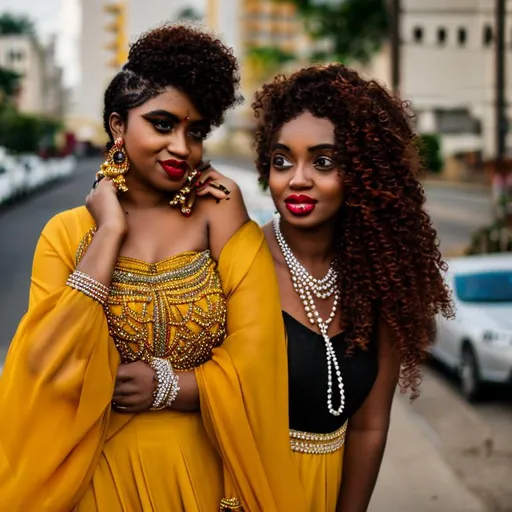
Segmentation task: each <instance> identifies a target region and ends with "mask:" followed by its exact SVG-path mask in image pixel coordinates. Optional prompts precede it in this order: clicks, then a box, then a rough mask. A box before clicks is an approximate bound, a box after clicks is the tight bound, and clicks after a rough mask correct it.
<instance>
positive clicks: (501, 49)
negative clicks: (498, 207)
mask: <svg viewBox="0 0 512 512" xmlns="http://www.w3.org/2000/svg"><path fill="white" fill-rule="evenodd" d="M505 3H506V0H496V64H495V65H496V68H495V69H496V165H497V167H498V170H500V171H501V168H502V166H503V161H504V159H505V153H506V138H507V128H508V127H507V124H508V120H507V113H506V99H505V86H506V84H505Z"/></svg>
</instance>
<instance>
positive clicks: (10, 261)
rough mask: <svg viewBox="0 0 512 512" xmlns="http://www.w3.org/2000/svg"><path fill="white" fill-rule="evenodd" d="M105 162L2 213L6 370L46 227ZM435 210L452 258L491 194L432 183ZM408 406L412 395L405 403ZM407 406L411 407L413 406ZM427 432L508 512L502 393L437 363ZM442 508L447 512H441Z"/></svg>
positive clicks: (424, 399) (252, 184)
mask: <svg viewBox="0 0 512 512" xmlns="http://www.w3.org/2000/svg"><path fill="white" fill-rule="evenodd" d="M98 164H99V160H88V161H84V162H82V163H81V164H79V168H78V170H77V172H76V173H75V174H74V175H73V176H72V177H71V178H70V179H69V180H68V181H66V182H63V183H60V184H58V185H56V186H54V187H53V188H51V189H48V190H45V191H43V192H41V193H40V194H38V195H37V196H34V197H31V198H29V199H28V200H26V201H24V202H21V203H18V204H16V205H12V206H8V207H6V208H4V209H3V211H0V240H2V245H1V250H0V265H1V268H2V273H1V276H0V288H1V290H2V294H1V296H0V367H1V363H2V362H3V360H4V357H5V353H6V351H7V347H8V344H9V342H10V340H11V338H12V336H13V334H14V332H15V329H16V326H17V324H18V322H19V320H20V318H21V316H22V315H23V313H24V311H25V308H26V304H27V295H28V287H29V280H30V271H31V262H32V256H33V251H34V248H35V244H36V242H37V238H38V236H39V233H40V232H41V229H42V228H43V226H44V225H45V223H46V222H47V221H48V220H49V219H50V217H52V216H53V215H54V214H55V213H57V212H59V211H62V210H64V209H68V208H71V207H74V206H77V205H80V204H83V200H84V197H85V195H86V194H87V192H88V190H89V188H90V186H91V185H92V182H93V180H94V174H95V172H96V170H97V167H98ZM216 167H217V169H218V170H219V171H221V172H224V173H226V174H228V175H230V176H231V177H233V178H234V179H236V180H237V181H238V183H239V184H240V186H241V188H242V190H243V191H244V196H245V199H246V202H247V205H248V208H249V210H250V213H251V216H253V217H254V218H256V219H257V220H259V221H261V222H263V221H265V220H266V219H268V218H270V216H271V214H272V211H273V208H272V203H271V200H270V198H269V197H268V196H266V195H264V194H262V193H261V192H260V191H259V189H258V186H257V184H256V182H257V177H256V174H255V173H253V172H251V171H248V170H240V169H239V168H235V167H234V166H233V165H227V164H223V163H219V164H218V165H216ZM427 190H428V200H427V208H428V210H429V211H430V212H431V215H432V218H433V221H434V225H435V226H436V227H437V229H438V232H439V236H440V240H441V247H442V248H443V250H444V251H445V252H446V253H447V254H448V253H450V252H453V251H456V250H458V249H460V248H461V247H462V246H463V245H464V243H465V241H467V239H468V236H469V234H470V232H471V230H472V229H474V227H475V226H478V225H481V224H485V222H486V221H487V220H488V219H489V216H490V204H489V200H488V198H487V197H486V195H485V193H483V192H475V191H471V192H465V191H461V190H455V189H449V188H446V187H442V186H441V185H433V186H428V187H427ZM400 400H403V401H404V402H406V400H407V399H406V398H403V397H402V398H400ZM406 407H407V408H410V406H409V405H408V404H406ZM412 409H413V412H412V414H414V416H415V417H416V418H417V421H418V423H419V424H420V425H421V428H422V429H423V430H424V431H425V433H426V435H428V436H429V437H430V438H431V439H432V440H433V441H434V443H435V444H436V446H438V448H439V450H440V451H441V452H442V454H443V456H444V457H445V459H446V460H447V461H448V462H449V464H450V465H451V467H452V468H453V469H454V471H455V473H456V474H457V475H458V476H459V477H460V478H462V480H463V482H464V483H465V484H466V485H467V486H468V487H469V488H470V489H471V490H473V491H475V492H476V493H477V494H478V495H479V496H480V497H483V498H484V499H485V502H486V504H487V505H488V506H489V510H496V511H505V510H512V509H511V508H506V506H507V503H508V504H511V503H512V490H511V489H510V487H511V486H510V474H511V473H512V436H511V435H510V431H511V427H512V399H511V397H510V396H507V394H506V393H505V392H502V391H500V390H497V391H496V393H495V394H494V395H493V398H491V399H489V400H487V401H485V402H483V403H482V404H478V405H476V406H470V405H468V404H466V403H465V402H464V400H463V399H462V398H461V396H460V394H459V393H458V390H457V386H456V381H455V380H454V379H453V378H452V377H451V376H449V375H448V374H447V372H445V371H443V370H442V369H440V368H438V367H437V366H434V365H429V366H428V367H427V368H426V369H425V378H424V382H423V386H422V395H421V397H420V398H419V399H418V400H417V401H416V402H415V403H414V404H413V405H412ZM439 510H440V509H439Z"/></svg>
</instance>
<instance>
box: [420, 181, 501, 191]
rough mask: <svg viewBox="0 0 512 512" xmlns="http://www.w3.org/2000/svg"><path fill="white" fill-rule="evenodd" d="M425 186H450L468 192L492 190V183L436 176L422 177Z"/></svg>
mask: <svg viewBox="0 0 512 512" xmlns="http://www.w3.org/2000/svg"><path fill="white" fill-rule="evenodd" d="M420 182H421V184H422V185H423V186H426V187H429V186H430V187H438V188H449V189H452V190H459V191H467V192H485V193H490V192H491V185H490V184H488V183H473V182H467V181H448V180H441V179H435V178H424V179H420Z"/></svg>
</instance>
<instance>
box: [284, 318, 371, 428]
mask: <svg viewBox="0 0 512 512" xmlns="http://www.w3.org/2000/svg"><path fill="white" fill-rule="evenodd" d="M283 317H284V323H285V326H286V332H287V335H288V390H289V412H290V428H291V429H293V430H301V431H303V432H312V433H316V434H326V433H329V432H334V431H335V430H338V429H339V428H341V427H342V426H343V424H344V423H345V422H346V421H347V420H348V419H349V418H350V417H351V416H352V415H353V414H354V413H355V412H356V411H357V410H358V409H359V407H361V405H362V404H363V402H364V401H365V399H366V397H367V396H368V395H369V393H370V391H371V389H372V387H373V384H374V382H375V379H376V378H377V370H378V357H377V340H376V337H375V336H374V337H373V339H372V340H371V341H370V343H369V344H368V349H367V350H362V349H359V348H357V349H355V350H353V352H352V354H351V355H350V356H348V357H347V356H346V351H347V347H348V344H347V343H346V342H345V340H344V336H343V334H338V335H336V336H334V337H333V338H331V342H332V344H333V347H334V351H335V352H336V357H337V359H338V364H339V367H340V371H341V375H342V376H343V383H344V386H345V409H344V411H343V413H342V414H341V415H340V416H333V415H332V414H330V413H329V411H328V410H327V362H326V355H325V342H324V340H323V338H322V336H321V335H320V334H318V333H316V332H314V331H312V330H311V329H309V328H308V327H306V326H305V325H304V324H302V323H301V322H299V321H298V320H296V319H295V318H293V317H292V316H290V315H289V314H288V313H286V312H284V311H283ZM333 378H334V379H336V375H335V374H334V372H333ZM339 399H340V396H339V389H338V381H337V379H336V380H333V398H332V402H333V407H334V408H335V409H336V408H337V407H338V406H339V403H340V402H339Z"/></svg>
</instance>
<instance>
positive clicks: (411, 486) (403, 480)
mask: <svg viewBox="0 0 512 512" xmlns="http://www.w3.org/2000/svg"><path fill="white" fill-rule="evenodd" d="M431 511H432V512H434V511H435V512H485V511H486V507H485V506H484V505H483V504H482V502H481V501H480V500H479V499H478V498H477V497H476V496H474V495H473V494H471V492H470V491H468V490H467V489H466V488H465V487H464V486H463V485H462V483H461V482H460V481H459V479H458V478H457V476H456V475H455V474H454V473H453V472H452V470H451V469H450V468H449V467H448V465H447V463H446V462H445V461H444V460H443V458H442V456H441V454H440V453H439V451H438V450H437V448H436V446H435V444H434V442H433V441H432V440H431V439H430V438H429V437H428V435H427V431H426V430H424V429H423V428H422V426H421V423H420V422H419V420H418V419H417V418H415V413H414V411H413V409H412V407H410V406H409V403H408V399H407V398H405V397H402V396H399V395H398V394H397V395H396V397H395V401H394V404H393V411H392V418H391V429H390V432H389V438H388V444H387V448H386V453H385V454H384V461H383V463H382V468H381V472H380V475H379V480H378V482H377V486H376V488H375V492H374V495H373V499H372V502H371V504H370V508H369V512H431Z"/></svg>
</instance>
